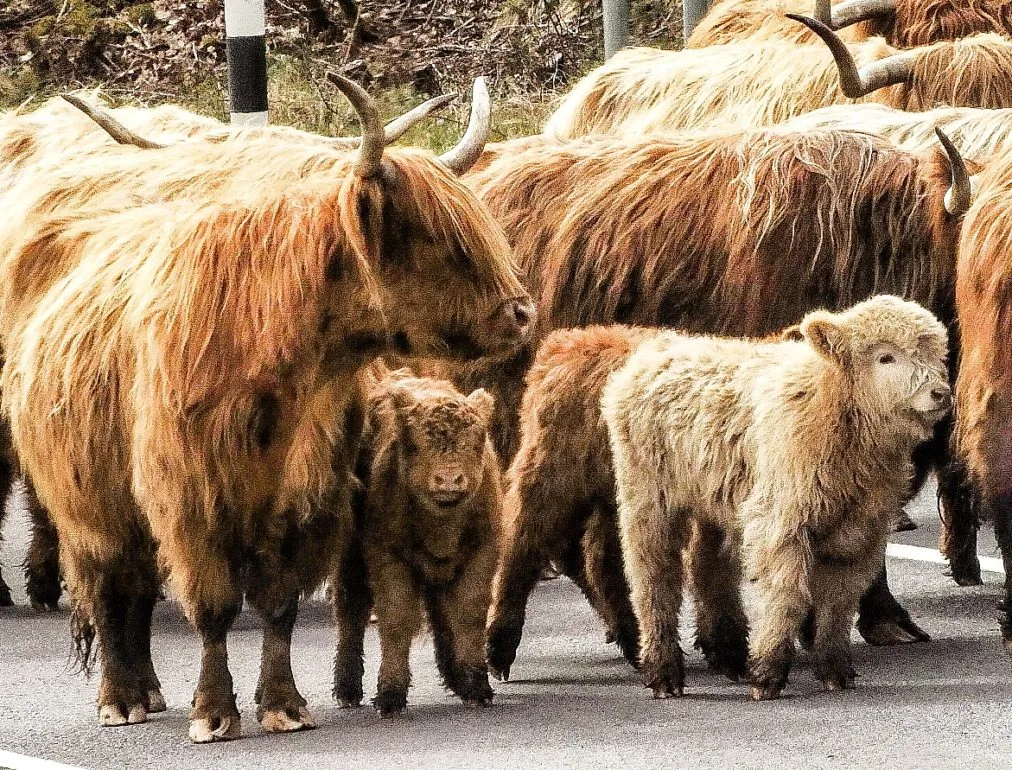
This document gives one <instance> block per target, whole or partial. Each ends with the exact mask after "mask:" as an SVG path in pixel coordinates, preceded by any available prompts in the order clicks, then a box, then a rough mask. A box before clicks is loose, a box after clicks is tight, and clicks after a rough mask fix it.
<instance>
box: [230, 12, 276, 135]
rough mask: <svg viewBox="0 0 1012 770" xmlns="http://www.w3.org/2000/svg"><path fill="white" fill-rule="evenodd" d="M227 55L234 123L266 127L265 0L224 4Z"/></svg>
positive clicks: (231, 110) (231, 109)
mask: <svg viewBox="0 0 1012 770" xmlns="http://www.w3.org/2000/svg"><path fill="white" fill-rule="evenodd" d="M225 51H226V54H227V55H228V98H229V111H230V112H231V113H232V122H233V123H234V124H236V125H241V126H266V125H267V47H266V44H265V43H264V0H225Z"/></svg>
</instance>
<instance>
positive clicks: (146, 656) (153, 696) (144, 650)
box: [127, 544, 165, 714]
mask: <svg viewBox="0 0 1012 770" xmlns="http://www.w3.org/2000/svg"><path fill="white" fill-rule="evenodd" d="M132 561H133V562H134V572H135V575H134V589H135V590H134V595H133V597H132V600H131V602H130V608H129V610H128V612H127V643H128V644H129V645H130V647H131V649H132V651H133V654H134V666H135V672H136V675H137V678H138V680H139V682H140V689H141V690H142V691H143V692H144V693H145V695H146V696H147V701H146V704H147V709H148V713H149V714H155V713H158V712H161V711H165V698H164V696H163V695H162V685H161V682H159V681H158V675H157V674H156V673H155V664H154V662H153V661H152V660H151V614H152V612H153V611H154V607H155V602H157V601H158V594H159V592H160V591H161V576H160V575H159V572H158V566H157V562H156V558H155V549H154V547H153V545H150V544H149V545H148V547H147V548H144V547H143V546H140V547H138V548H137V549H136V551H134V555H133V557H132Z"/></svg>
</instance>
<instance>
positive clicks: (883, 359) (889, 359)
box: [878, 353, 896, 364]
mask: <svg viewBox="0 0 1012 770" xmlns="http://www.w3.org/2000/svg"><path fill="white" fill-rule="evenodd" d="M878 362H879V363H880V364H892V363H895V362H896V356H894V355H893V354H892V353H883V354H882V355H880V356H879V357H878Z"/></svg>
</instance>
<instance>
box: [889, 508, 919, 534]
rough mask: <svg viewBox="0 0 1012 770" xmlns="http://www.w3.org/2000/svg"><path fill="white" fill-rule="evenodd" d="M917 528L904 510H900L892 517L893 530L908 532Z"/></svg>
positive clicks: (915, 523)
mask: <svg viewBox="0 0 1012 770" xmlns="http://www.w3.org/2000/svg"><path fill="white" fill-rule="evenodd" d="M915 529H917V522H916V521H914V520H913V519H911V518H910V517H909V516H907V512H906V511H900V512H899V513H898V514H897V515H896V518H895V519H893V532H910V531H912V530H915Z"/></svg>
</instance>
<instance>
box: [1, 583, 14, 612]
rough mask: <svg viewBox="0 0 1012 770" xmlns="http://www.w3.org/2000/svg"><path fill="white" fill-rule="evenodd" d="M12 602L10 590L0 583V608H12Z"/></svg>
mask: <svg viewBox="0 0 1012 770" xmlns="http://www.w3.org/2000/svg"><path fill="white" fill-rule="evenodd" d="M13 606H14V600H13V599H12V598H11V589H9V588H8V587H7V586H6V585H5V584H4V583H2V582H0V607H13Z"/></svg>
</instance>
